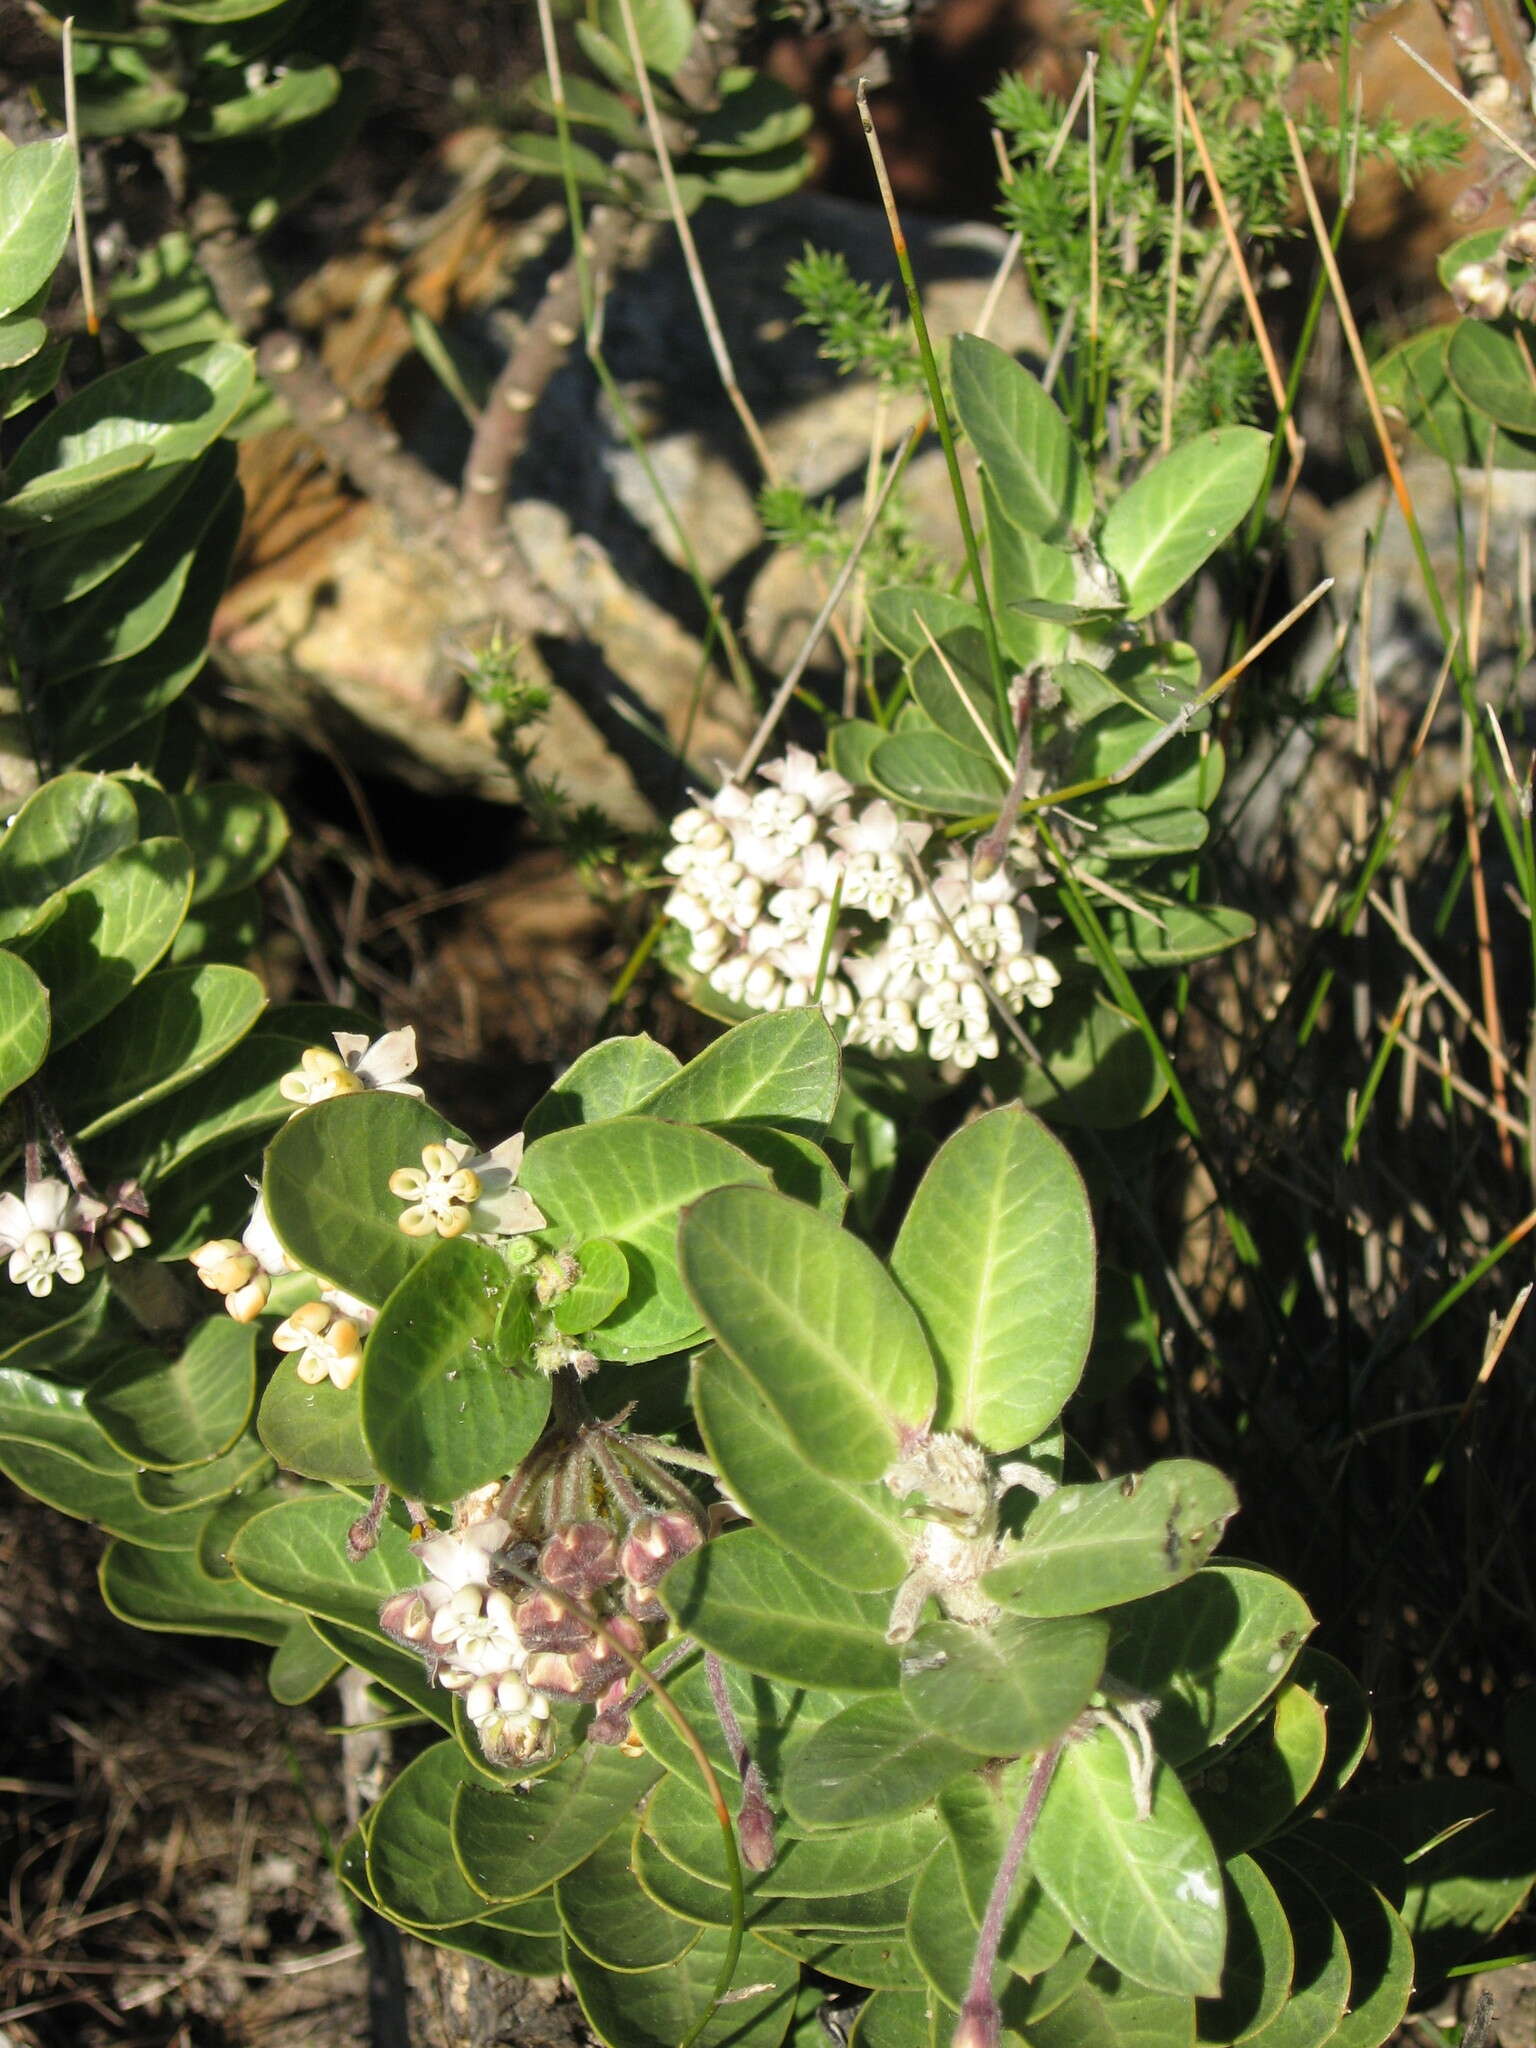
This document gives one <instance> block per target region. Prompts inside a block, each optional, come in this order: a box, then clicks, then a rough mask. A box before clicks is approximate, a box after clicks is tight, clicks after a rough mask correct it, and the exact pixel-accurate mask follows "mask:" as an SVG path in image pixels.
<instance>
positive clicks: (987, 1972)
mask: <svg viewBox="0 0 1536 2048" xmlns="http://www.w3.org/2000/svg"><path fill="white" fill-rule="evenodd" d="M1061 1752H1062V1744H1061V1743H1059V1742H1053V1743H1052V1744H1051V1746H1050V1748H1049V1749H1046V1750H1042V1751H1041V1753H1040V1755H1039V1757H1038V1758H1037V1759H1036V1762H1035V1767H1034V1769H1033V1770H1032V1771H1031V1772H1030V1774H1029V1787H1028V1790H1027V1791H1026V1792H1025V1794H1024V1804H1023V1805H1022V1806H1021V1807H1020V1808H1019V1817H1018V1819H1017V1820H1016V1821H1015V1822H1014V1824H1013V1832H1012V1834H1010V1835H1009V1837H1008V1842H1007V1846H1006V1847H1005V1848H1004V1850H1003V1860H1002V1862H1001V1863H999V1864H998V1866H997V1876H996V1877H995V1878H994V1879H993V1880H992V1891H991V1896H990V1897H989V1898H988V1900H987V1910H986V1912H985V1913H984V1914H983V1915H982V1920H981V1932H980V1933H979V1934H978V1935H977V1937H976V1953H975V1955H974V1956H973V1957H972V1959H971V1981H970V1983H969V1984H968V1985H967V1987H966V1993H965V2003H964V2004H963V2005H962V2006H961V2008H960V2025H959V2027H957V2028H956V2030H955V2039H956V2041H957V2042H958V2041H959V2040H960V2039H961V2038H962V2035H964V2037H965V2039H966V2040H967V2041H968V2042H969V2041H972V2040H983V2039H984V2040H987V2041H995V2040H996V2039H997V2037H998V2032H999V2030H1000V2027H1001V2016H1000V2014H999V2012H998V2009H997V2000H996V1998H995V1997H994V1996H993V1995H992V1972H993V1971H994V1970H995V1969H996V1967H997V1952H998V1950H999V1949H1000V1948H1001V1947H1002V1942H1003V1923H1004V1921H1005V1920H1006V1919H1007V1917H1008V1900H1009V1897H1010V1895H1011V1893H1012V1891H1013V1886H1014V1881H1015V1879H1016V1878H1017V1877H1018V1874H1019V1866H1020V1864H1022V1863H1023V1861H1024V1854H1025V1851H1026V1850H1027V1849H1028V1847H1029V1844H1030V1838H1031V1836H1032V1835H1033V1834H1034V1832H1035V1823H1036V1822H1037V1821H1038V1820H1039V1818H1040V1809H1041V1807H1042V1806H1043V1805H1044V1804H1045V1795H1046V1793H1047V1792H1048V1791H1049V1790H1050V1785H1051V1779H1052V1778H1053V1777H1054V1775H1055V1772H1056V1765H1057V1763H1058V1762H1059V1761H1060V1758H1061Z"/></svg>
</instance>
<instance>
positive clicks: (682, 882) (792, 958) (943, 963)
mask: <svg viewBox="0 0 1536 2048" xmlns="http://www.w3.org/2000/svg"><path fill="white" fill-rule="evenodd" d="M760 773H761V777H762V781H763V784H764V785H765V786H763V787H760V788H756V789H746V788H742V787H739V786H738V785H737V784H735V783H730V782H728V783H726V785H725V786H724V788H722V789H721V790H720V792H719V793H718V795H716V796H713V797H699V798H697V800H696V801H695V802H694V804H693V805H692V806H691V807H690V808H689V809H688V810H685V811H682V812H680V813H679V815H678V816H677V817H676V818H674V819H673V821H672V838H673V840H674V842H675V843H674V845H673V847H672V849H671V851H670V852H669V853H668V854H667V855H666V857H665V859H664V861H663V863H662V865H663V866H664V867H665V868H666V870H667V872H668V873H669V874H670V875H672V876H673V877H674V880H675V886H674V887H673V889H672V891H671V894H670V895H669V896H668V898H667V901H666V906H665V907H666V913H667V915H668V916H669V917H670V918H672V919H673V920H674V921H675V922H676V923H678V924H679V925H681V926H682V927H683V928H684V930H685V931H686V932H687V933H688V936H689V941H690V946H689V962H688V964H689V966H690V967H691V968H692V969H693V971H694V972H695V973H696V974H699V975H702V976H703V978H704V979H705V980H706V981H707V982H708V983H709V985H710V986H711V987H712V988H714V989H717V990H718V991H719V993H720V994H721V995H724V996H727V997H729V998H730V999H731V1000H732V1001H733V1002H738V1003H744V1004H745V1005H746V1006H747V1007H748V1008H749V1009H753V1010H782V1009H793V1008H799V1007H803V1006H805V1005H807V1004H809V1003H811V1002H818V1003H819V1004H820V1007H821V1008H822V1010H823V1011H824V1012H825V1013H826V1015H827V1017H828V1018H829V1020H830V1021H831V1022H832V1023H833V1024H834V1025H837V1026H839V1027H840V1028H841V1030H842V1034H843V1038H844V1040H845V1042H846V1043H847V1044H849V1045H863V1046H867V1047H868V1048H869V1050H870V1051H871V1052H873V1053H875V1054H876V1055H878V1056H880V1057H882V1058H895V1057H899V1056H901V1055H910V1054H915V1053H918V1052H920V1051H921V1052H924V1053H926V1055H927V1057H928V1058H929V1059H932V1060H938V1061H949V1062H950V1063H952V1064H953V1065H955V1066H957V1067H973V1066H975V1064H976V1062H977V1061H978V1060H983V1059H995V1058H996V1057H997V1053H998V1050H999V1047H998V1039H997V1033H996V1030H995V1029H994V1021H995V1020H994V1016H993V1007H992V1006H993V1003H994V1001H995V1002H997V1003H1000V1004H1002V1005H1003V1006H1004V1007H1005V1008H1006V1009H1007V1010H1009V1011H1011V1012H1012V1013H1013V1014H1015V1015H1017V1014H1018V1012H1019V1011H1020V1010H1022V1009H1023V1008H1024V1007H1025V1006H1026V1005H1033V1006H1034V1007H1036V1008H1042V1007H1043V1006H1044V1005H1045V1004H1047V1003H1048V1002H1050V1000H1051V997H1052V996H1053V995H1054V993H1055V991H1056V988H1057V985H1058V983H1059V981H1060V976H1059V975H1058V974H1057V971H1056V969H1055V968H1054V967H1053V966H1052V965H1051V963H1050V961H1049V960H1047V959H1045V958H1044V957H1043V956H1042V955H1041V954H1040V953H1038V952H1037V951H1036V950H1035V942H1036V938H1037V935H1038V931H1039V920H1038V919H1037V917H1036V916H1035V913H1034V910H1033V908H1032V907H1031V905H1030V903H1029V900H1028V897H1027V896H1026V895H1025V894H1024V893H1023V892H1024V887H1025V878H1024V876H1023V875H1021V874H1020V872H1019V871H1018V870H1017V869H1016V868H1012V867H1009V866H1007V865H1005V866H1003V867H1001V868H999V869H998V871H997V872H996V873H995V874H994V875H993V876H991V878H990V879H989V880H987V881H985V882H978V881H977V880H976V879H975V877H974V875H973V874H972V871H971V865H970V862H969V861H968V860H967V859H966V858H965V856H964V855H963V854H959V853H951V854H949V855H948V856H947V857H946V858H944V859H941V860H940V861H938V862H937V863H936V864H934V865H933V866H931V867H929V866H925V865H924V864H923V859H922V856H923V854H924V850H925V849H926V848H927V846H928V842H929V840H930V838H931V836H932V827H931V826H928V825H922V824H916V823H913V822H911V821H909V820H905V819H903V818H901V817H900V816H899V815H898V814H897V812H896V810H895V809H894V808H893V807H892V805H890V804H888V803H887V802H885V800H884V799H883V798H877V799H875V800H874V801H872V802H869V803H866V804H864V805H863V807H862V808H861V809H859V810H857V811H856V810H855V808H854V805H853V801H852V799H853V796H854V790H853V787H852V785H851V784H850V783H848V782H845V781H844V779H843V778H842V776H840V775H837V774H834V773H833V772H832V771H831V770H830V769H826V768H823V767H821V766H820V764H819V763H818V762H817V760H816V758H815V756H814V755H813V754H810V753H807V752H806V751H805V749H804V748H802V747H791V748H790V749H789V751H788V753H787V754H786V755H785V756H784V758H783V760H782V761H770V762H768V763H767V764H766V765H765V766H764V767H763V768H762V770H761V771H760Z"/></svg>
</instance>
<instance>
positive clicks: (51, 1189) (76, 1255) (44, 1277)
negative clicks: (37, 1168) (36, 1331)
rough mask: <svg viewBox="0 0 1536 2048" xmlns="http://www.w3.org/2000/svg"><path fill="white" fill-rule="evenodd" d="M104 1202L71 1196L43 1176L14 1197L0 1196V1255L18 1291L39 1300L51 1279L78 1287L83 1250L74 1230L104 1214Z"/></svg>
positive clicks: (60, 1183)
mask: <svg viewBox="0 0 1536 2048" xmlns="http://www.w3.org/2000/svg"><path fill="white" fill-rule="evenodd" d="M105 1213H106V1204H105V1203H104V1202H97V1201H94V1200H92V1199H91V1198H89V1197H81V1196H78V1195H76V1194H75V1193H74V1191H73V1189H71V1188H70V1186H69V1184H68V1183H67V1182H66V1181H62V1180H55V1179H53V1178H51V1177H47V1176H45V1177H44V1178H43V1179H41V1180H35V1181H31V1182H29V1183H28V1184H27V1186H26V1187H24V1188H23V1190H22V1192H21V1193H20V1194H19V1195H12V1194H5V1195H0V1253H9V1255H10V1256H9V1260H8V1263H7V1267H6V1270H7V1272H8V1273H9V1275H10V1277H11V1279H12V1280H13V1281H14V1282H15V1283H16V1285H17V1286H18V1287H25V1288H26V1290H27V1292H28V1294H30V1295H33V1296H34V1297H35V1298H37V1299H38V1300H42V1299H43V1298H44V1297H45V1296H46V1295H49V1294H51V1293H52V1292H53V1283H54V1281H55V1280H62V1281H63V1282H64V1284H65V1286H66V1287H78V1286H79V1285H80V1282H81V1281H82V1280H83V1279H84V1278H85V1246H84V1244H83V1243H82V1241H81V1239H80V1237H79V1235H78V1234H77V1233H78V1231H79V1229H80V1228H81V1227H82V1226H83V1225H84V1224H86V1223H89V1222H94V1220H95V1219H96V1217H98V1216H102V1215H105Z"/></svg>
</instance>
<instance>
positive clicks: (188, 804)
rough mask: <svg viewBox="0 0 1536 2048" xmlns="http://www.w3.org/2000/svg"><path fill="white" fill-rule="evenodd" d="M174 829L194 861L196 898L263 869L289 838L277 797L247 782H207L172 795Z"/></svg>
mask: <svg viewBox="0 0 1536 2048" xmlns="http://www.w3.org/2000/svg"><path fill="white" fill-rule="evenodd" d="M175 810H176V830H177V833H178V834H179V835H180V837H181V838H183V839H185V841H186V842H187V844H188V846H190V847H191V849H192V858H193V860H194V861H195V862H196V864H197V885H196V887H195V888H194V890H193V892H192V901H193V902H194V903H207V902H209V901H210V900H211V899H212V898H214V897H216V896H225V895H228V893H229V891H230V890H231V889H242V888H244V887H245V886H246V884H247V883H250V882H254V881H257V880H259V879H260V877H261V876H262V875H264V874H265V873H266V872H267V870H268V868H270V867H271V865H272V863H273V862H274V861H275V860H276V859H277V857H278V856H279V854H280V853H281V852H282V850H283V848H284V847H285V846H286V845H287V843H288V820H287V819H286V818H285V817H284V815H283V808H282V805H281V804H280V803H278V801H277V799H276V797H273V796H269V795H268V794H267V792H266V791H265V790H264V789H253V788H252V787H251V785H250V784H249V783H247V782H207V783H204V784H203V786H202V787H201V788H200V789H196V790H193V791H192V792H191V793H190V794H189V795H187V796H179V797H177V798H176V799H175Z"/></svg>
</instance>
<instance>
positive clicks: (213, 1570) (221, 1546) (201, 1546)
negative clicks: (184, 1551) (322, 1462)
mask: <svg viewBox="0 0 1536 2048" xmlns="http://www.w3.org/2000/svg"><path fill="white" fill-rule="evenodd" d="M268 1471H269V1473H271V1477H269V1478H267V1479H265V1480H262V1481H260V1482H259V1483H257V1484H254V1485H252V1486H251V1487H249V1488H247V1489H246V1490H245V1491H243V1492H241V1493H236V1494H231V1495H230V1497H229V1499H228V1500H222V1501H220V1502H219V1503H218V1504H217V1506H216V1507H214V1508H213V1509H211V1510H210V1512H209V1514H208V1515H207V1516H206V1518H205V1519H204V1521H203V1525H202V1527H201V1529H199V1531H198V1535H197V1568H198V1570H199V1571H200V1572H203V1573H205V1574H206V1575H207V1576H208V1577H209V1578H210V1579H232V1578H233V1577H234V1575H235V1572H234V1566H233V1565H232V1564H231V1563H230V1561H229V1546H230V1545H231V1544H232V1543H233V1542H234V1540H235V1537H236V1535H237V1533H238V1532H239V1531H240V1530H241V1529H243V1528H244V1527H245V1525H246V1523H247V1522H248V1521H250V1519H251V1518H252V1516H253V1515H259V1514H260V1513H261V1512H262V1511H263V1509H265V1508H270V1507H275V1506H276V1505H277V1503H278V1502H279V1501H281V1500H284V1499H287V1498H288V1497H289V1496H288V1495H287V1494H286V1493H284V1492H282V1491H280V1490H279V1488H278V1487H277V1485H275V1484H274V1483H273V1482H274V1480H275V1478H276V1474H275V1472H272V1468H271V1466H270V1464H269V1466H268ZM141 1487H142V1480H141Z"/></svg>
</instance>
